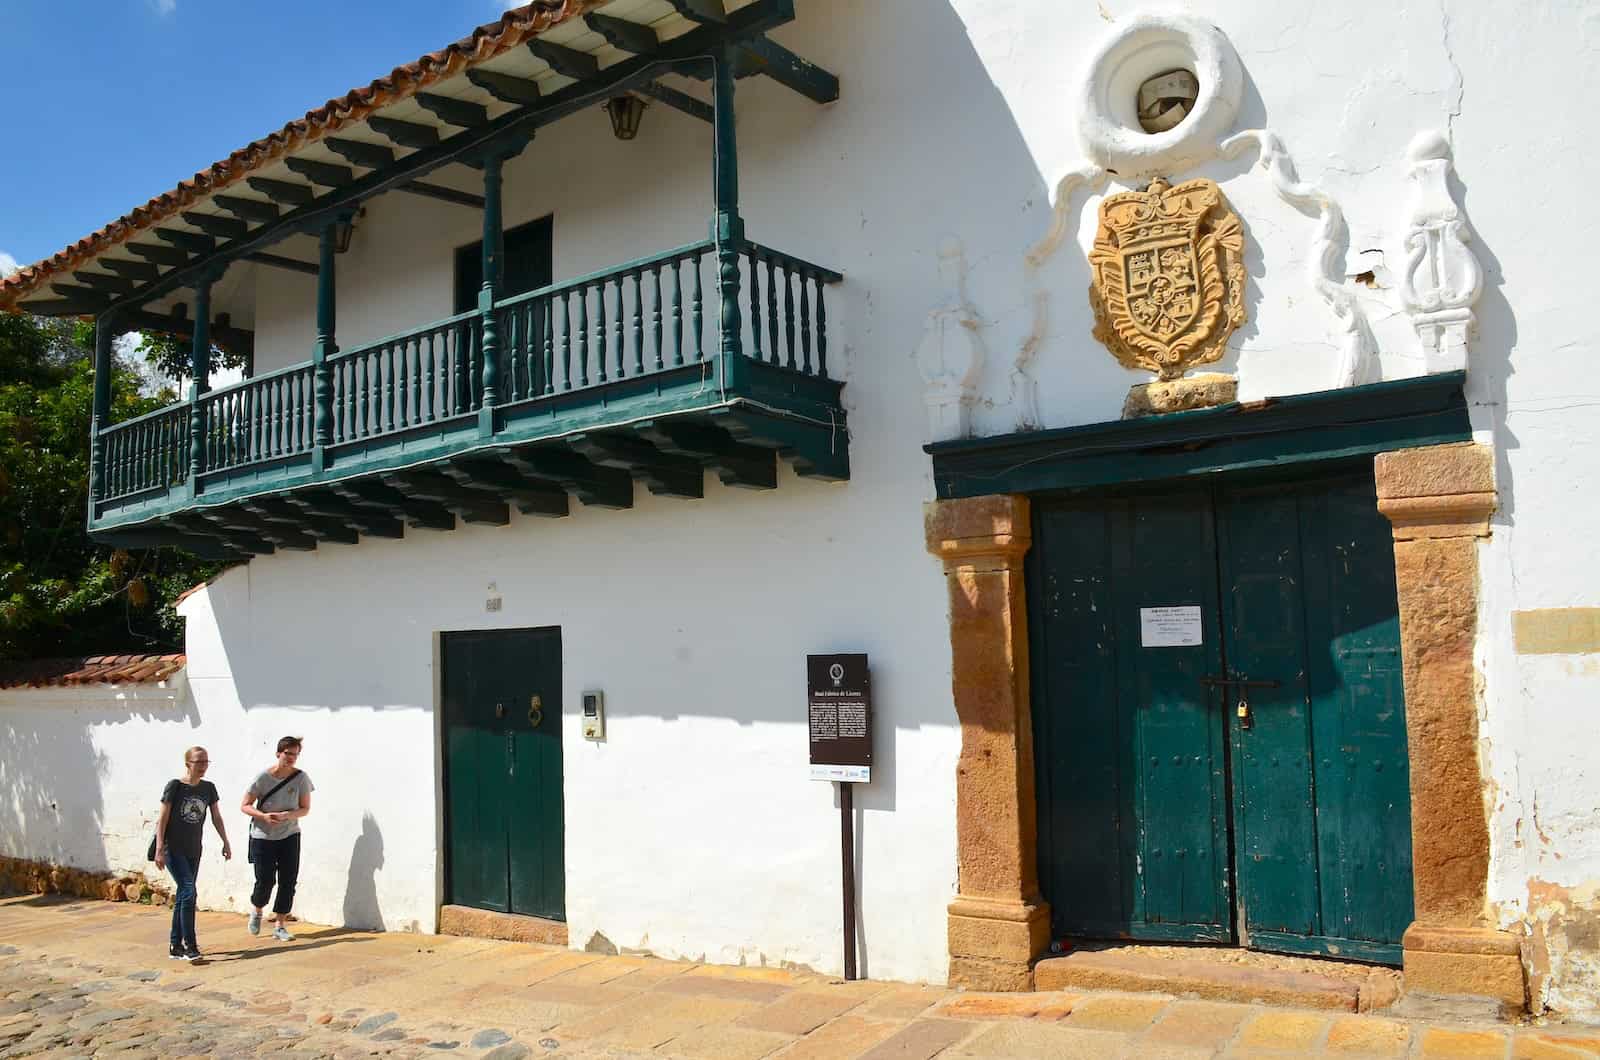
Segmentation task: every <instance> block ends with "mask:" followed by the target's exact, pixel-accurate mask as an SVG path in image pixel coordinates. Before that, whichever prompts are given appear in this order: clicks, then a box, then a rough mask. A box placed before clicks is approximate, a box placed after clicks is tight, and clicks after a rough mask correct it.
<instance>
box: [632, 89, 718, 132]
mask: <svg viewBox="0 0 1600 1060" xmlns="http://www.w3.org/2000/svg"><path fill="white" fill-rule="evenodd" d="M639 91H640V92H642V93H644V94H645V95H647V96H649V97H650V98H652V99H655V100H659V101H660V102H662V103H665V104H666V105H667V106H669V107H671V108H673V109H674V110H681V111H683V112H684V113H685V114H687V115H689V116H690V117H693V118H699V119H700V120H701V121H704V122H709V121H711V120H712V118H713V116H714V115H713V112H712V110H711V104H709V103H705V102H702V101H701V100H698V99H695V98H694V97H693V96H691V95H689V93H687V92H679V91H678V90H677V89H675V88H668V87H667V86H666V85H663V84H662V83H661V82H659V81H651V82H649V83H648V84H643V85H640V86H639Z"/></svg>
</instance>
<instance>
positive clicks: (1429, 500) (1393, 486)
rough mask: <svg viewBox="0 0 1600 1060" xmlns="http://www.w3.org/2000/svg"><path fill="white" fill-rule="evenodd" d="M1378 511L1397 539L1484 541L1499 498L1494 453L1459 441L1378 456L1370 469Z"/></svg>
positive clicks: (1487, 448)
mask: <svg viewBox="0 0 1600 1060" xmlns="http://www.w3.org/2000/svg"><path fill="white" fill-rule="evenodd" d="M1373 470H1374V474H1375V476H1376V478H1377V486H1378V510H1379V511H1380V512H1382V513H1383V514H1384V515H1386V516H1388V518H1389V522H1390V523H1392V524H1393V525H1394V537H1395V540H1396V541H1413V540H1417V539H1421V538H1452V537H1488V536H1489V516H1491V515H1493V514H1494V510H1495V507H1496V504H1497V502H1498V496H1497V494H1496V493H1495V486H1494V452H1493V451H1492V450H1491V449H1490V448H1489V447H1488V446H1484V445H1476V444H1473V443H1471V442H1464V443H1459V444H1454V445H1432V446H1427V447H1425V448H1421V449H1401V450H1397V451H1395V452H1392V453H1379V454H1378V457H1377V459H1376V461H1375V463H1374V465H1373Z"/></svg>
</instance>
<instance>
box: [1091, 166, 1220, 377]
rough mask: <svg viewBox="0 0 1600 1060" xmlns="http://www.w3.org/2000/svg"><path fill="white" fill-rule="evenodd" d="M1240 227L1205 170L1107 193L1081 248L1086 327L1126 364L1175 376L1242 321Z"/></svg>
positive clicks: (1213, 354) (1209, 356)
mask: <svg viewBox="0 0 1600 1060" xmlns="http://www.w3.org/2000/svg"><path fill="white" fill-rule="evenodd" d="M1243 252H1244V229H1243V227H1242V226H1241V225H1240V223H1239V218H1238V216H1237V215H1236V214H1235V213H1234V212H1233V211H1232V210H1230V209H1229V208H1228V204H1227V201H1226V200H1225V199H1223V197H1222V191H1221V189H1220V188H1218V187H1217V185H1216V184H1215V183H1214V182H1212V181H1209V180H1190V181H1185V182H1184V183H1182V184H1179V185H1177V186H1176V187H1173V186H1170V185H1168V184H1167V182H1166V181H1164V180H1160V179H1157V180H1155V181H1154V182H1152V183H1151V185H1150V187H1149V188H1148V189H1147V190H1145V191H1130V192H1123V193H1121V194H1119V195H1111V196H1108V197H1107V198H1106V199H1105V201H1104V202H1102V203H1101V204H1100V228H1099V231H1097V232H1096V233H1095V239H1094V249H1093V250H1092V251H1091V252H1090V253H1089V268H1090V270H1091V274H1092V276H1093V279H1092V281H1091V282H1090V284H1089V302H1090V304H1091V305H1092V306H1093V307H1094V320H1095V326H1094V337H1095V338H1096V339H1098V340H1100V341H1101V342H1103V343H1105V345H1106V348H1107V349H1109V350H1110V351H1111V353H1112V355H1113V356H1115V357H1116V359H1117V360H1118V361H1120V362H1122V364H1123V365H1124V366H1126V367H1128V368H1133V369H1143V370H1145V371H1149V372H1154V373H1156V375H1157V376H1158V377H1159V378H1161V379H1177V378H1179V377H1180V376H1182V375H1183V373H1184V372H1185V371H1187V370H1188V369H1189V368H1191V367H1193V366H1195V365H1198V364H1209V363H1210V362H1212V361H1216V360H1219V359H1221V357H1222V353H1223V349H1224V347H1225V346H1226V345H1227V342H1228V336H1229V335H1231V334H1232V333H1233V329H1234V328H1236V327H1238V326H1239V325H1240V324H1242V323H1244V263H1243V261H1242V260H1241V258H1242V256H1243Z"/></svg>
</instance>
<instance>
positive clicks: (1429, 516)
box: [924, 443, 1526, 1007]
mask: <svg viewBox="0 0 1600 1060" xmlns="http://www.w3.org/2000/svg"><path fill="white" fill-rule="evenodd" d="M1375 475H1376V480H1377V491H1378V508H1379V510H1380V511H1381V512H1383V514H1384V515H1385V516H1387V517H1388V518H1389V520H1390V522H1391V524H1392V525H1393V527H1394V540H1395V559H1394V562H1395V582H1396V588H1397V594H1398V598H1399V604H1400V641H1401V655H1402V665H1403V667H1404V681H1405V693H1406V726H1407V748H1408V755H1409V759H1410V774H1411V834H1412V839H1411V844H1412V864H1413V869H1412V874H1413V881H1414V883H1413V886H1414V896H1415V910H1416V912H1415V916H1416V920H1415V922H1414V923H1413V924H1412V925H1411V926H1410V927H1409V928H1408V929H1407V931H1406V933H1405V938H1404V962H1405V977H1406V988H1407V990H1408V991H1415V992H1420V993H1427V994H1446V995H1471V996H1480V997H1493V998H1496V999H1498V1000H1500V1001H1501V1002H1502V1003H1504V1004H1506V1005H1508V1006H1514V1007H1520V1006H1521V1005H1523V1004H1524V1000H1525V993H1526V991H1525V986H1524V980H1523V972H1522V963H1521V959H1520V956H1519V954H1518V946H1517V940H1516V938H1515V937H1514V936H1512V935H1510V934H1509V933H1506V932H1501V931H1496V930H1493V929H1492V927H1491V926H1490V923H1489V921H1488V918H1487V905H1486V896H1487V886H1488V866H1489V830H1488V815H1487V810H1486V808H1485V805H1484V801H1483V778H1482V770H1481V768H1480V766H1479V763H1478V758H1477V755H1478V739H1477V720H1478V719H1477V692H1476V685H1477V675H1476V671H1475V669H1474V663H1473V652H1474V647H1475V641H1476V637H1477V616H1478V576H1477V575H1478V568H1477V562H1478V560H1477V556H1478V541H1479V539H1480V538H1483V537H1487V536H1488V535H1489V516H1490V515H1491V514H1492V513H1493V511H1494V508H1495V499H1496V495H1495V487H1494V474H1493V453H1492V451H1491V450H1490V449H1489V448H1488V447H1487V446H1480V445H1475V444H1472V443H1460V444H1451V445H1439V446H1427V447H1422V448H1414V449H1401V450H1396V451H1394V452H1389V453H1382V454H1379V455H1378V457H1377V458H1376V463H1375ZM924 529H925V532H926V537H927V547H928V550H929V551H930V552H931V553H933V554H934V555H936V556H939V557H940V558H941V559H942V560H943V561H944V570H945V578H946V582H947V585H948V589H949V598H950V645H951V684H952V692H953V694H954V699H955V707H956V714H957V717H958V719H959V720H960V724H961V757H960V762H959V765H958V766H957V771H956V841H957V847H958V851H957V866H958V893H957V897H956V898H955V900H954V901H952V902H951V903H950V907H949V915H948V931H949V941H950V985H951V986H959V987H965V988H968V989H975V990H1027V989H1031V987H1032V985H1033V970H1032V965H1033V962H1034V961H1035V960H1036V959H1037V958H1038V957H1040V956H1041V955H1042V954H1043V953H1044V952H1045V949H1046V947H1047V946H1048V945H1049V923H1050V917H1049V909H1048V906H1047V905H1046V904H1045V902H1044V899H1043V898H1042V897H1041V896H1040V894H1039V883H1038V858H1037V846H1038V824H1037V809H1036V804H1035V801H1034V781H1035V774H1034V765H1033V738H1032V715H1031V712H1030V704H1029V698H1028V697H1029V688H1028V676H1029V674H1028V628H1027V597H1026V583H1025V579H1024V576H1023V564H1024V559H1025V557H1026V555H1027V552H1028V549H1029V547H1030V546H1031V544H1032V522H1031V513H1030V508H1029V503H1028V498H1027V497H1026V496H1023V495H1020V494H997V495H991V496H983V497H971V498H964V499H957V500H946V501H934V502H931V503H929V504H927V505H926V506H925V509H924Z"/></svg>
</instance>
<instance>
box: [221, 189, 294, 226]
mask: <svg viewBox="0 0 1600 1060" xmlns="http://www.w3.org/2000/svg"><path fill="white" fill-rule="evenodd" d="M211 201H212V202H214V203H216V204H217V205H218V206H220V207H221V208H222V209H224V210H227V211H228V212H229V213H231V214H233V216H235V217H240V218H243V219H244V220H246V221H262V222H267V221H276V220H277V219H278V208H277V207H276V206H274V205H273V204H272V203H270V202H261V201H259V200H257V199H241V198H238V197H237V196H234V195H213V196H212V197H211Z"/></svg>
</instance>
